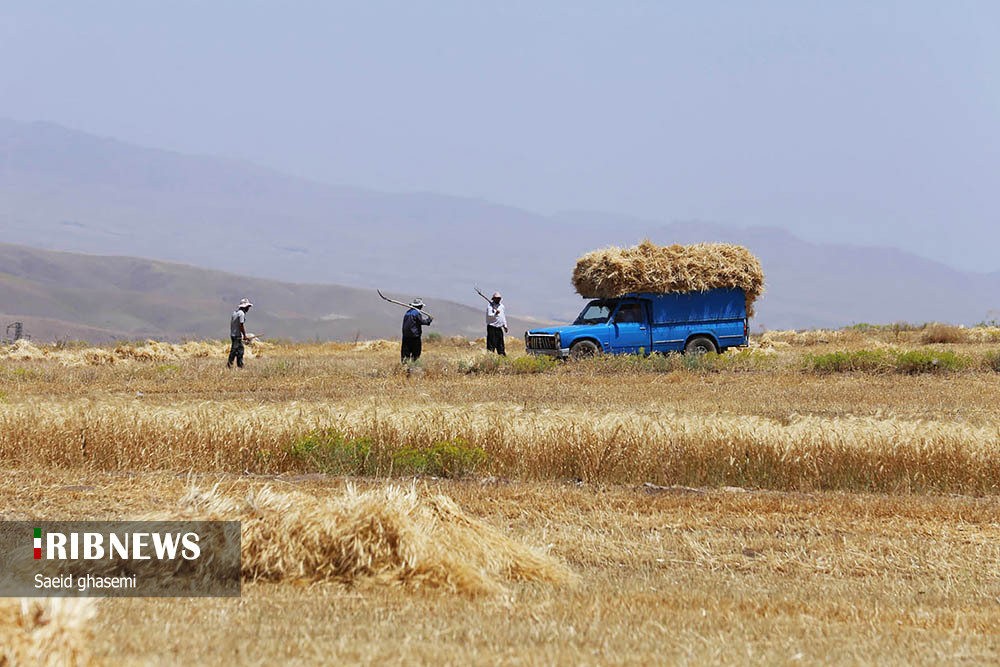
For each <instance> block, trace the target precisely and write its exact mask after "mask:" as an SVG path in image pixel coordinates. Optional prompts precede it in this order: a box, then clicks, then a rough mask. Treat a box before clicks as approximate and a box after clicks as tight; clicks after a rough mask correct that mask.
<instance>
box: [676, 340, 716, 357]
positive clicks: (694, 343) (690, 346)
mask: <svg viewBox="0 0 1000 667" xmlns="http://www.w3.org/2000/svg"><path fill="white" fill-rule="evenodd" d="M709 352H718V350H716V349H715V343H713V342H712V339H711V338H705V337H704V336H695V337H694V338H692V339H691V340H689V341H688V342H687V345H685V346H684V354H687V355H689V356H696V355H700V354H708V353H709Z"/></svg>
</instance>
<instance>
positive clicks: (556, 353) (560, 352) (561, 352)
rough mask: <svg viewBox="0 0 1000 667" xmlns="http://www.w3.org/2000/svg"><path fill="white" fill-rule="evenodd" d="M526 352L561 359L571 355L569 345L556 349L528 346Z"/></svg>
mask: <svg viewBox="0 0 1000 667" xmlns="http://www.w3.org/2000/svg"><path fill="white" fill-rule="evenodd" d="M525 352H526V353H528V354H534V355H542V356H546V357H558V358H560V359H565V358H567V357H568V356H569V348H568V347H563V348H556V349H554V350H533V349H531V348H527V349H525Z"/></svg>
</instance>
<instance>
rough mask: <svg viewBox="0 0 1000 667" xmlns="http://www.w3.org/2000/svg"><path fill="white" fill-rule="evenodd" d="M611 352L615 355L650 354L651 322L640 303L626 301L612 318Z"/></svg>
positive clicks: (610, 323)
mask: <svg viewBox="0 0 1000 667" xmlns="http://www.w3.org/2000/svg"><path fill="white" fill-rule="evenodd" d="M609 326H610V327H611V341H610V342H611V351H612V352H613V353H615V354H639V351H640V350H643V351H644V352H645V353H646V354H649V352H650V338H649V321H648V319H647V317H646V307H645V306H644V305H643V304H642V303H641V302H638V301H624V302H622V303H621V304H620V305H619V306H618V310H616V311H615V314H614V315H613V316H612V319H611V322H609Z"/></svg>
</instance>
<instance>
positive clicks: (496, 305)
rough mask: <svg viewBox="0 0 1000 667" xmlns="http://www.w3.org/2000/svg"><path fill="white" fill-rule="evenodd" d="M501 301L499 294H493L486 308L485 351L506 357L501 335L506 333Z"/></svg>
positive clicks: (505, 321) (505, 317) (505, 318)
mask: <svg viewBox="0 0 1000 667" xmlns="http://www.w3.org/2000/svg"><path fill="white" fill-rule="evenodd" d="M502 299H503V297H501V296H500V292H494V293H493V300H492V301H490V302H489V303H488V304H487V306H486V349H487V350H488V351H490V352H496V353H497V354H499V355H500V356H501V357H506V356H507V350H506V349H505V348H504V342H503V335H504V334H505V333H506V332H507V316H506V314H504V307H503V304H502V303H501V301H502Z"/></svg>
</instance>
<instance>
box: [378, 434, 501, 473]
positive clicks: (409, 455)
mask: <svg viewBox="0 0 1000 667" xmlns="http://www.w3.org/2000/svg"><path fill="white" fill-rule="evenodd" d="M485 462H486V452H485V451H483V450H482V449H481V448H479V447H476V446H475V445H472V444H470V443H469V442H468V441H467V440H463V439H462V438H455V439H453V440H441V441H439V442H435V443H434V444H433V445H431V446H430V447H423V448H418V447H404V448H403V449H400V450H398V451H397V452H396V453H395V454H393V456H392V463H393V468H394V469H395V471H397V472H400V473H413V474H418V475H431V476H434V477H446V478H450V479H454V478H458V477H465V476H468V475H471V474H473V473H474V472H475V471H476V468H478V467H479V466H480V465H482V464H483V463H485Z"/></svg>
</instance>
